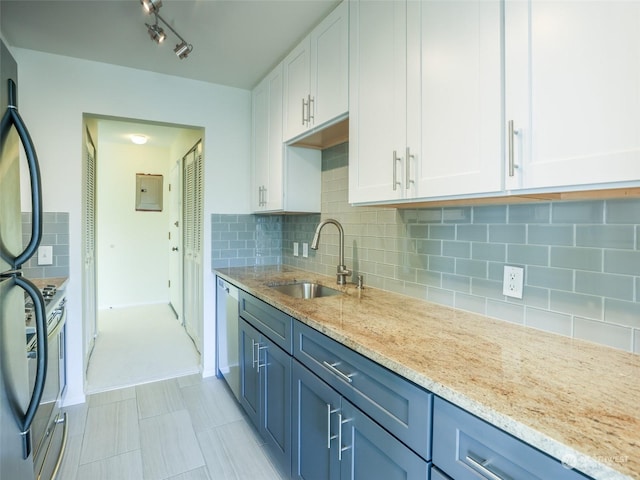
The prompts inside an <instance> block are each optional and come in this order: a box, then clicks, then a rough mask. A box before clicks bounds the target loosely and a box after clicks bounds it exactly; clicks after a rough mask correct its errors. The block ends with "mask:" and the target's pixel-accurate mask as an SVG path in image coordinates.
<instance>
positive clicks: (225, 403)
mask: <svg viewBox="0 0 640 480" xmlns="http://www.w3.org/2000/svg"><path fill="white" fill-rule="evenodd" d="M182 396H183V398H184V402H185V405H186V407H187V409H188V410H189V413H190V414H191V419H192V421H193V427H194V428H195V430H196V431H200V430H206V429H208V428H212V427H217V426H219V425H224V424H225V423H230V422H236V421H238V420H240V419H242V418H244V415H243V413H242V409H241V407H240V405H239V404H238V402H237V401H236V399H235V398H234V397H233V395H232V394H231V392H230V391H229V389H228V388H227V387H226V384H225V383H224V380H220V379H217V378H206V379H203V380H202V382H201V383H200V384H199V385H194V386H191V387H185V388H183V389H182Z"/></svg>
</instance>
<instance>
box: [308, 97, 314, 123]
mask: <svg viewBox="0 0 640 480" xmlns="http://www.w3.org/2000/svg"><path fill="white" fill-rule="evenodd" d="M315 101H316V100H315V97H312V96H311V94H309V95H307V125H310V124H311V123H312V120H313V123H316V122H315V120H316V117H315V115H311V106H312V105H313V106H314V107H315Z"/></svg>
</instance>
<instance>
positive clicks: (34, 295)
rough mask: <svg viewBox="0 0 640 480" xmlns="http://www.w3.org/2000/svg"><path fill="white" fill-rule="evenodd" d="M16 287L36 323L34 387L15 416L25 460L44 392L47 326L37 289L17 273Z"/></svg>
mask: <svg viewBox="0 0 640 480" xmlns="http://www.w3.org/2000/svg"><path fill="white" fill-rule="evenodd" d="M14 275H15V276H14V278H15V282H16V285H18V286H19V287H21V288H22V289H23V290H24V291H25V292H27V294H28V295H29V296H30V297H31V299H32V300H33V311H34V313H35V323H36V348H37V352H38V355H37V361H36V378H35V385H34V387H33V393H32V395H31V400H30V401H29V406H28V407H27V410H26V412H25V413H24V414H22V413H19V414H18V415H16V417H17V420H18V425H19V427H20V432H21V435H22V439H23V455H24V458H25V459H26V458H27V457H28V456H29V454H30V453H31V442H30V441H29V429H30V428H31V424H32V423H33V419H34V417H35V415H36V410H37V409H38V406H39V405H40V400H42V393H43V392H44V383H45V380H46V377H47V358H48V354H47V349H48V346H47V324H46V323H45V318H44V315H45V309H44V299H43V298H42V294H41V293H40V290H39V289H38V287H36V286H35V285H34V284H33V283H31V282H30V281H29V280H27V279H26V278H23V277H22V276H20V274H19V273H17V272H16V273H15V274H14Z"/></svg>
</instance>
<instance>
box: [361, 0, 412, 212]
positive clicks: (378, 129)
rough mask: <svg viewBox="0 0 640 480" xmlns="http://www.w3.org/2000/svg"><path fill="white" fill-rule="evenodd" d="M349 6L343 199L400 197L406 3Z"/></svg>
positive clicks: (404, 98) (393, 198)
mask: <svg viewBox="0 0 640 480" xmlns="http://www.w3.org/2000/svg"><path fill="white" fill-rule="evenodd" d="M349 5H350V10H349V52H350V58H349V64H350V66H349V201H350V202H351V203H366V202H381V201H390V200H397V199H401V198H403V197H404V196H405V195H406V193H405V189H406V186H407V184H406V183H405V182H404V178H405V177H404V162H403V161H402V158H403V157H404V155H405V151H406V131H407V128H406V122H407V22H406V20H407V5H406V3H405V2H401V1H382V2H372V1H366V0H362V1H358V0H352V1H350V2H349Z"/></svg>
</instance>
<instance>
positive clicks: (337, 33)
mask: <svg viewBox="0 0 640 480" xmlns="http://www.w3.org/2000/svg"><path fill="white" fill-rule="evenodd" d="M347 3H348V2H346V1H345V2H342V3H341V4H340V5H338V7H336V9H335V10H334V11H333V12H331V13H330V14H329V15H328V16H327V18H325V19H324V20H323V21H322V23H320V25H318V26H317V27H316V28H315V29H314V30H313V32H311V36H310V38H311V85H310V88H311V107H310V108H311V122H310V124H309V127H314V126H318V125H322V124H324V123H326V122H328V121H330V120H332V119H334V118H336V117H339V116H340V115H344V114H346V113H347V112H348V110H349V10H348V5H347Z"/></svg>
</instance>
